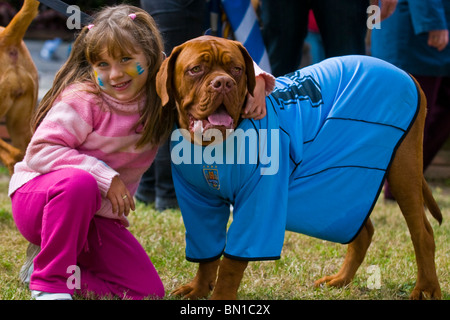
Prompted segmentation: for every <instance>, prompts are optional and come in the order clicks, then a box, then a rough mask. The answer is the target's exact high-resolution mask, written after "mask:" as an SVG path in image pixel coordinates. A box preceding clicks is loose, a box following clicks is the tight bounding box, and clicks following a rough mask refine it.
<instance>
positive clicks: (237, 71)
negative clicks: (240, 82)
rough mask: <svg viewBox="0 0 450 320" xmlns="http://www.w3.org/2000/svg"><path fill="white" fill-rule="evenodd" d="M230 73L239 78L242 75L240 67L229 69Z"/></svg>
mask: <svg viewBox="0 0 450 320" xmlns="http://www.w3.org/2000/svg"><path fill="white" fill-rule="evenodd" d="M231 73H232V74H233V75H235V76H239V75H240V74H241V73H242V68H241V67H233V68H232V69H231Z"/></svg>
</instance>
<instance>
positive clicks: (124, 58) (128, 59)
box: [121, 57, 131, 63]
mask: <svg viewBox="0 0 450 320" xmlns="http://www.w3.org/2000/svg"><path fill="white" fill-rule="evenodd" d="M130 60H131V58H130V57H123V58H122V60H121V62H122V63H123V62H128V61H130Z"/></svg>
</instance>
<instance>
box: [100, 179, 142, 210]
mask: <svg viewBox="0 0 450 320" xmlns="http://www.w3.org/2000/svg"><path fill="white" fill-rule="evenodd" d="M106 198H108V199H109V201H111V204H112V210H113V213H114V214H116V213H117V214H118V215H119V217H121V216H122V215H125V216H128V214H129V213H130V209H131V210H133V211H134V210H136V207H135V204H134V199H133V197H132V196H131V194H130V192H129V191H128V189H127V187H126V186H125V184H124V183H123V181H122V179H120V178H119V176H115V177H114V178H113V179H112V181H111V186H110V187H109V190H108V193H107V194H106Z"/></svg>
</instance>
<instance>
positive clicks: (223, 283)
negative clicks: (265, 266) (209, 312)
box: [211, 257, 248, 300]
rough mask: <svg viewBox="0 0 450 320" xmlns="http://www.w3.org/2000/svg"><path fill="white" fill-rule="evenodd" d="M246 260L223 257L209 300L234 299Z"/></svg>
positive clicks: (245, 266)
mask: <svg viewBox="0 0 450 320" xmlns="http://www.w3.org/2000/svg"><path fill="white" fill-rule="evenodd" d="M247 265H248V261H240V260H234V259H229V258H227V257H224V258H223V259H222V261H221V263H220V268H219V275H218V276H217V283H216V287H215V288H214V292H213V294H212V296H211V300H236V298H237V291H238V289H239V285H240V284H241V280H242V277H243V275H244V271H245V269H246V268H247Z"/></svg>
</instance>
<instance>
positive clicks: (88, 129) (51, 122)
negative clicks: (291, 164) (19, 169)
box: [24, 98, 118, 196]
mask: <svg viewBox="0 0 450 320" xmlns="http://www.w3.org/2000/svg"><path fill="white" fill-rule="evenodd" d="M93 127H94V112H93V110H92V105H91V104H90V103H89V102H88V101H84V100H82V99H79V98H78V99H72V100H70V99H69V101H64V100H63V101H60V102H57V103H56V104H55V105H54V106H53V107H52V109H51V110H50V111H49V113H48V114H47V116H46V117H45V118H44V119H43V121H42V123H41V124H40V125H39V127H38V128H37V130H36V132H35V133H34V135H33V137H32V139H31V142H30V144H29V145H28V149H27V152H26V155H25V158H24V161H25V162H26V163H27V165H28V167H30V168H31V169H32V170H34V171H36V172H39V173H41V174H45V173H48V172H51V171H55V170H58V169H63V168H74V167H75V168H79V169H82V170H85V171H87V172H89V173H91V174H92V176H93V177H94V178H95V179H96V180H97V183H98V186H99V189H100V191H101V193H102V195H103V196H106V194H107V192H108V190H109V188H110V185H111V181H112V179H113V178H114V177H115V176H117V175H118V173H117V172H116V171H115V170H113V169H112V168H111V167H109V166H108V165H107V164H106V163H104V162H103V161H100V160H99V159H98V158H97V157H96V156H95V150H93V151H92V152H91V153H92V155H87V154H84V153H80V152H79V151H78V147H79V146H80V145H82V143H83V142H84V141H85V140H86V138H87V136H88V135H89V134H91V133H92V131H93Z"/></svg>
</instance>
